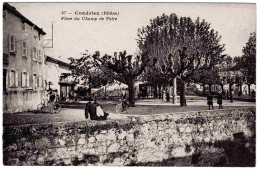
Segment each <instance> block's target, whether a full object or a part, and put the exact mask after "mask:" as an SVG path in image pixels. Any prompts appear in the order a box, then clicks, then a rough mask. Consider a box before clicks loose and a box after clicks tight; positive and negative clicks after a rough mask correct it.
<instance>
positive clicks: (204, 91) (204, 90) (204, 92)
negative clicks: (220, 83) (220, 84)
mask: <svg viewBox="0 0 260 169" xmlns="http://www.w3.org/2000/svg"><path fill="white" fill-rule="evenodd" d="M202 87H203V95H204V96H205V95H206V89H205V84H202Z"/></svg>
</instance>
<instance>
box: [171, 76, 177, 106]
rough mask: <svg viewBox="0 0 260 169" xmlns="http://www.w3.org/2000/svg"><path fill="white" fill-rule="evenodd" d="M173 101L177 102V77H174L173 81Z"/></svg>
mask: <svg viewBox="0 0 260 169" xmlns="http://www.w3.org/2000/svg"><path fill="white" fill-rule="evenodd" d="M172 103H173V104H176V103H177V85H176V77H175V78H174V79H173V83H172Z"/></svg>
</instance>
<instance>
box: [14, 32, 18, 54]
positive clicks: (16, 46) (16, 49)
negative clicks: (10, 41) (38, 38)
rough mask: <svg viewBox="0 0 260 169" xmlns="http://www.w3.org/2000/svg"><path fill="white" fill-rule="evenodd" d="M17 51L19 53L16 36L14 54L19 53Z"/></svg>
mask: <svg viewBox="0 0 260 169" xmlns="http://www.w3.org/2000/svg"><path fill="white" fill-rule="evenodd" d="M17 51H18V45H17V41H16V36H15V35H14V52H15V53H17Z"/></svg>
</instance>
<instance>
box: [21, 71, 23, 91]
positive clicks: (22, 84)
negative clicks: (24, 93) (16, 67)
mask: <svg viewBox="0 0 260 169" xmlns="http://www.w3.org/2000/svg"><path fill="white" fill-rule="evenodd" d="M23 79H24V75H23V72H21V86H22V87H24V84H23Z"/></svg>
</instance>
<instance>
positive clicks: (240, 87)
mask: <svg viewBox="0 0 260 169" xmlns="http://www.w3.org/2000/svg"><path fill="white" fill-rule="evenodd" d="M239 91H240V92H241V93H243V92H242V84H241V83H240V84H239Z"/></svg>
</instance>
